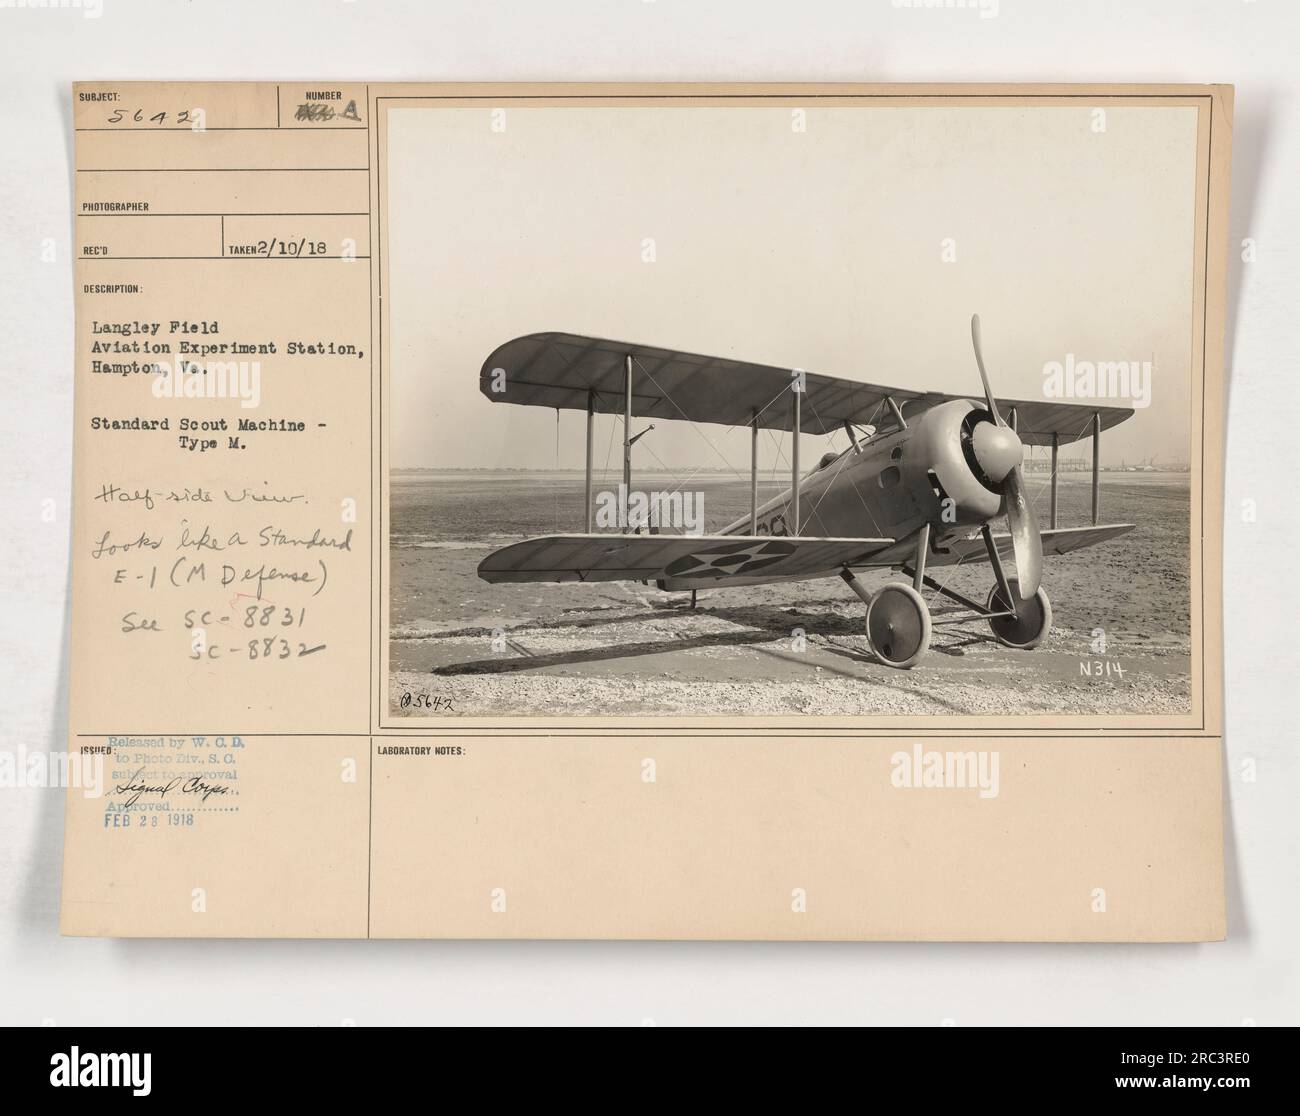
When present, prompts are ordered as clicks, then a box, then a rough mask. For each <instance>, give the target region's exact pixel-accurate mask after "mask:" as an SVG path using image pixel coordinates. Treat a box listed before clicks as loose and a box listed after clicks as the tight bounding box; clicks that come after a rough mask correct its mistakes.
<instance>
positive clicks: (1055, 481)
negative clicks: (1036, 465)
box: [1052, 434, 1061, 531]
mask: <svg viewBox="0 0 1300 1116" xmlns="http://www.w3.org/2000/svg"><path fill="white" fill-rule="evenodd" d="M1060 456H1061V436H1060V435H1059V434H1053V435H1052V530H1053V531H1055V530H1056V497H1057V493H1058V491H1059V487H1060V486H1059V475H1060V474H1059V472H1058V470H1057V462H1058V459H1059V458H1060Z"/></svg>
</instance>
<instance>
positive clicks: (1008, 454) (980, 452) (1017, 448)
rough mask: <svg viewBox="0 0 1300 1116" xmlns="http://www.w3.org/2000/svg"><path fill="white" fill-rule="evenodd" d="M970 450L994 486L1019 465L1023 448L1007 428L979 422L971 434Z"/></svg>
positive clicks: (1013, 432)
mask: <svg viewBox="0 0 1300 1116" xmlns="http://www.w3.org/2000/svg"><path fill="white" fill-rule="evenodd" d="M971 448H972V449H973V450H974V451H975V460H976V461H978V462H979V463H980V468H981V469H983V470H984V475H985V476H986V477H988V478H989V480H991V481H992V482H993V483H994V484H1001V483H1002V482H1003V481H1004V480H1006V479H1007V475H1008V474H1009V473H1010V472H1011V470H1012V469H1014V468H1015V467H1016V466H1017V465H1019V464H1020V461H1021V458H1022V457H1023V455H1024V447H1023V446H1022V445H1021V442H1020V439H1019V438H1017V437H1016V433H1015V431H1014V430H1012V429H1011V428H1010V427H1009V426H995V425H994V424H993V423H991V422H981V423H980V424H979V425H978V426H976V427H975V429H974V430H973V431H972V432H971Z"/></svg>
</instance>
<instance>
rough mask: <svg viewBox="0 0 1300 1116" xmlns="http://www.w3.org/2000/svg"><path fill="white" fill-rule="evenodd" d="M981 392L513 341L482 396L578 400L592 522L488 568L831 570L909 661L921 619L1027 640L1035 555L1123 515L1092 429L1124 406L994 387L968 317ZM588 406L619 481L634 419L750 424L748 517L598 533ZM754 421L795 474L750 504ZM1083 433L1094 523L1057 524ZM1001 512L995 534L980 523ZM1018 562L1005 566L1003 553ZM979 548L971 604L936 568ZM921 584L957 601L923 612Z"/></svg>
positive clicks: (543, 573) (588, 342)
mask: <svg viewBox="0 0 1300 1116" xmlns="http://www.w3.org/2000/svg"><path fill="white" fill-rule="evenodd" d="M971 340H972V343H973V345H974V349H975V363H976V366H977V367H978V369H979V374H980V380H981V382H982V385H983V399H982V400H976V399H969V398H966V397H963V396H957V395H948V394H945V393H942V392H919V391H913V390H909V389H905V388H894V387H883V386H880V385H876V384H868V383H860V382H858V381H856V380H846V379H839V378H837V377H834V376H826V375H821V374H817V373H812V372H804V371H801V370H791V369H788V368H776V367H772V366H768V365H762V364H750V363H746V362H743V361H738V360H730V359H724V358H720V357H708V356H697V355H694V354H691V353H683V352H676V351H673V350H670V349H660V348H654V347H652V346H647V345H633V344H627V343H625V342H620V341H610V340H604V339H601V338H595V337H580V336H575V335H573V334H567V333H534V334H529V335H527V336H524V337H517V338H515V339H514V340H513V341H507V342H506V343H505V344H504V345H502V346H500V347H499V348H498V349H496V350H495V351H494V352H493V353H492V354H491V355H490V356H489V357H488V359H487V360H486V361H485V362H484V364H483V368H482V371H481V374H480V384H479V386H480V390H481V391H482V393H483V394H484V395H485V396H487V398H488V399H490V400H492V401H493V402H494V403H514V404H519V405H522V406H527V407H548V408H550V407H554V408H562V409H568V410H579V411H585V412H586V414H587V457H586V501H587V502H586V507H587V521H586V530H585V532H583V533H582V534H572V535H549V536H545V537H541V538H531V539H526V540H523V541H521V542H517V543H514V544H512V545H510V546H506V547H504V548H502V549H500V550H497V551H495V552H494V553H492V554H490V555H488V557H486V558H485V559H484V560H483V561H482V562H481V563H480V564H479V567H478V574H479V577H481V578H482V579H483V580H484V581H488V582H492V583H499V582H568V581H580V582H605V581H641V582H654V583H656V584H657V585H658V586H659V587H660V588H661V589H663V590H666V591H669V592H676V591H687V590H689V591H691V593H692V604H693V603H694V600H695V596H694V595H695V592H696V591H698V590H700V589H717V588H724V587H727V586H741V585H761V584H769V583H773V582H786V581H803V580H810V579H813V578H825V577H837V576H838V577H840V578H842V579H843V580H844V582H845V583H846V584H847V585H848V587H849V588H850V589H851V590H852V591H853V592H854V593H855V594H856V595H857V596H858V597H859V598H860V599H861V600H862V602H863V603H864V604H865V606H866V617H865V624H866V636H867V641H868V643H869V645H870V647H871V650H872V652H873V653H874V654H875V656H876V657H877V658H878V659H879V660H880V661H881V662H882V663H884V664H886V665H889V666H893V667H910V666H912V665H914V664H915V663H916V662H917V661H918V660H919V659H920V658H921V657H922V656H923V655H924V654H925V652H926V650H927V648H928V647H929V644H930V635H931V628H932V624H933V623H936V622H939V623H954V622H963V621H969V620H971V619H975V620H981V621H987V622H988V624H989V626H990V627H991V629H992V631H993V635H994V637H995V638H996V639H997V640H998V641H999V642H1000V643H1002V644H1005V645H1006V646H1008V647H1014V648H1023V649H1029V648H1032V647H1035V646H1037V645H1038V644H1039V643H1040V642H1041V641H1042V640H1043V638H1044V637H1045V636H1046V635H1047V633H1048V631H1049V630H1050V629H1051V625H1052V607H1051V603H1050V601H1049V600H1048V597H1047V593H1046V591H1045V590H1044V589H1043V587H1042V584H1041V582H1042V566H1043V558H1044V556H1045V555H1057V554H1066V553H1068V552H1070V551H1072V550H1077V549H1079V548H1081V547H1085V546H1094V545H1096V544H1098V543H1103V542H1106V541H1107V540H1109V539H1113V538H1115V537H1116V536H1118V535H1122V534H1123V533H1124V532H1126V531H1129V530H1131V529H1132V527H1133V524H1131V523H1111V524H1101V523H1099V520H1098V510H1099V502H1100V501H1099V496H1100V486H1099V463H1098V456H1097V451H1098V446H1099V443H1100V437H1101V432H1102V431H1103V430H1106V429H1108V428H1109V427H1113V426H1115V425H1116V424H1117V423H1120V422H1123V421H1124V420H1125V419H1126V418H1128V417H1129V416H1130V415H1131V414H1132V413H1133V410H1132V408H1129V407H1113V406H1093V405H1091V404H1080V403H1065V402H1058V401H1055V400H1023V399H996V398H994V395H993V390H992V388H991V386H990V383H989V377H988V373H987V371H986V369H985V366H984V357H983V353H982V351H981V344H980V326H979V317H978V315H976V316H975V317H973V318H972V319H971ZM596 414H621V415H622V416H623V480H624V484H625V486H626V491H627V492H631V491H632V476H631V462H632V446H633V443H634V442H635V441H636V439H637V437H639V436H640V435H633V434H632V419H633V418H636V417H640V418H655V419H679V420H684V421H687V422H691V423H719V424H723V425H727V426H748V427H750V429H751V430H752V446H753V450H752V454H751V468H750V510H749V514H748V515H746V516H743V517H742V518H740V519H738V520H736V521H735V522H734V523H731V524H729V525H728V526H726V527H724V528H722V530H721V531H720V532H719V533H717V534H714V535H670V534H657V533H652V532H647V533H641V532H640V530H639V529H638V530H637V531H636V532H632V531H631V530H626V531H625V532H624V533H622V534H613V533H599V532H595V531H593V530H592V429H593V417H594V416H595V415H596ZM760 429H770V430H779V431H789V432H791V433H792V434H793V435H795V436H794V437H793V438H792V451H791V454H790V457H791V469H790V487H789V489H787V490H786V491H785V492H783V493H781V495H779V496H777V497H775V498H774V499H771V500H768V501H766V502H765V503H763V504H761V505H760V504H759V501H758V434H759V430H760ZM839 431H843V432H844V433H845V434H846V435H847V436H848V442H849V445H848V447H847V448H846V449H844V450H843V451H841V452H838V453H837V452H828V453H826V454H825V455H824V456H823V457H822V458H821V459H820V461H819V462H818V463H817V466H816V468H814V469H812V470H811V471H810V472H808V473H806V474H805V473H804V472H803V471H802V470H801V469H800V464H799V441H800V439H799V437H798V436H797V435H798V434H799V433H803V434H817V435H831V434H836V433H838V432H839ZM1085 437H1091V439H1092V442H1093V445H1092V524H1091V525H1090V526H1087V527H1065V528H1061V527H1058V526H1057V496H1058V487H1057V460H1058V453H1059V451H1060V447H1061V446H1063V445H1068V444H1069V443H1071V442H1075V441H1078V440H1080V439H1081V438H1085ZM1026 446H1050V447H1051V453H1052V469H1051V507H1050V526H1049V528H1048V529H1047V530H1045V531H1040V530H1039V527H1038V524H1037V521H1036V519H1035V516H1034V512H1033V509H1032V508H1031V506H1030V502H1029V499H1028V496H1027V493H1026V488H1025V480H1024V473H1023V469H1022V464H1023V460H1024V452H1025V447H1026ZM1003 517H1005V519H1006V521H1007V531H1006V532H1003V533H995V532H994V531H993V528H992V524H993V523H994V522H995V521H997V520H999V519H1002V518H1003ZM1007 560H1012V561H1014V569H1015V576H1014V577H1012V576H1008V574H1007V572H1006V567H1005V566H1004V562H1005V561H1007ZM984 561H987V562H988V563H989V565H990V567H991V568H992V573H993V585H992V587H991V589H990V590H989V594H988V597H987V599H986V600H985V601H984V603H983V604H981V603H979V602H978V601H976V600H972V599H970V598H968V597H966V596H963V595H962V594H960V593H958V592H956V591H955V590H953V589H950V588H948V587H947V586H946V585H944V584H942V583H941V582H939V581H938V580H936V579H935V578H934V577H933V576H932V574H931V571H933V570H935V569H937V568H940V567H946V566H955V565H959V564H965V563H972V562H984ZM876 568H885V569H890V570H894V571H897V572H900V573H901V574H902V575H903V577H904V578H905V579H906V580H902V581H892V582H889V583H887V584H885V585H884V586H883V587H882V588H880V589H878V590H877V591H876V592H874V593H872V592H869V591H868V590H867V589H866V587H864V586H863V584H862V583H861V581H859V579H858V577H857V573H858V572H859V571H862V570H867V569H876ZM922 589H930V590H932V591H933V592H935V593H938V594H940V595H942V596H943V597H945V598H948V599H949V600H950V601H952V602H954V603H955V605H956V606H957V607H956V608H955V609H952V610H947V611H945V612H944V614H943V616H942V618H934V619H932V617H931V614H930V609H929V607H928V605H927V604H926V600H925V598H924V597H923V596H922V593H921V591H922Z"/></svg>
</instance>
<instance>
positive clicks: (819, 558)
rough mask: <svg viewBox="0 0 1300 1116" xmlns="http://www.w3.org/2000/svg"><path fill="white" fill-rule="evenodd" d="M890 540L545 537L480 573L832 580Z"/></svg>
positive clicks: (518, 577) (702, 582)
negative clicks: (820, 577)
mask: <svg viewBox="0 0 1300 1116" xmlns="http://www.w3.org/2000/svg"><path fill="white" fill-rule="evenodd" d="M893 543H894V540H893V539H821V538H795V537H792V536H764V537H760V538H754V537H744V538H738V537H737V536H735V535H549V536H546V537H544V538H537V539H525V540H524V541H523V542H517V543H513V544H512V545H510V546H507V547H503V548H502V549H501V550H497V551H494V552H493V553H491V554H489V555H488V556H487V557H486V558H484V559H483V561H482V562H480V563H479V567H478V575H479V577H481V578H482V579H483V580H484V581H489V582H492V583H494V584H495V583H498V582H514V581H554V582H560V581H659V580H664V581H672V582H677V583H681V582H686V583H690V584H698V585H699V586H700V587H701V588H704V587H706V586H707V587H715V586H719V585H725V584H726V583H727V582H728V581H729V580H732V579H740V578H744V579H745V580H746V581H748V580H749V579H751V578H761V579H766V578H798V577H811V576H820V575H825V574H831V573H834V572H836V571H837V570H839V569H842V568H843V567H845V566H850V565H856V564H860V563H863V562H866V561H867V560H868V559H869V558H870V557H871V555H873V554H876V553H879V552H880V551H882V550H884V549H886V548H887V547H889V546H892V545H893Z"/></svg>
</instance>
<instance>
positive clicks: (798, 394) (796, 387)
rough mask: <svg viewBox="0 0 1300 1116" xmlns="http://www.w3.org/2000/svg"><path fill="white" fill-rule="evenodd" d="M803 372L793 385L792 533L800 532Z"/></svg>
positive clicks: (797, 376)
mask: <svg viewBox="0 0 1300 1116" xmlns="http://www.w3.org/2000/svg"><path fill="white" fill-rule="evenodd" d="M800 375H801V373H799V372H796V373H795V374H794V377H795V379H794V383H793V384H792V385H791V388H792V391H791V393H790V394H791V395H793V396H794V431H793V443H792V445H793V449H791V451H790V491H791V493H792V494H793V501H792V508H793V511H794V522H792V523H791V524H790V526H789V528H788V530H789V532H790V534H792V535H797V534H799V430H800V425H799V400H800V399H802V398H803V386H802V385H801V384H800V382H799V376H800Z"/></svg>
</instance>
